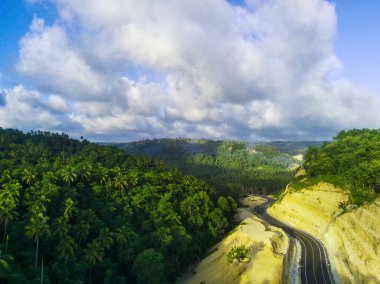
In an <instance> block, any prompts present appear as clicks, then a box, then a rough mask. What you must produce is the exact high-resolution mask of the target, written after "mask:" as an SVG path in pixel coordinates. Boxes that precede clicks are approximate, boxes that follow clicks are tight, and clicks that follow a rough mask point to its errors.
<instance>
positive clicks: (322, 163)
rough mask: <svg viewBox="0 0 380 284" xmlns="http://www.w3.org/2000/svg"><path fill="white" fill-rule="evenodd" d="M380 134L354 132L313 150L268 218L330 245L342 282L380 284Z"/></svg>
mask: <svg viewBox="0 0 380 284" xmlns="http://www.w3.org/2000/svg"><path fill="white" fill-rule="evenodd" d="M379 154H380V131H379V130H366V129H363V130H351V131H347V132H344V131H343V132H341V133H339V134H338V135H337V136H336V137H335V138H334V140H333V141H332V142H328V143H325V144H323V146H322V147H321V148H320V149H319V148H315V147H311V148H310V149H309V150H308V152H307V154H306V157H305V158H306V159H305V160H306V161H305V164H304V166H303V167H304V169H302V170H300V171H298V173H297V174H296V176H295V177H294V179H293V180H292V182H291V183H290V185H289V186H288V187H287V189H286V190H285V192H284V193H283V194H282V195H281V197H280V198H279V200H278V201H277V202H276V203H275V204H274V205H273V206H272V207H271V208H270V210H269V213H270V214H272V215H273V216H274V217H277V218H278V219H280V220H283V221H285V222H287V223H289V224H290V225H293V226H295V227H296V228H299V229H303V230H305V231H307V232H309V233H311V234H313V235H315V236H316V237H318V238H319V239H321V241H322V242H323V243H324V245H325V246H326V248H327V250H328V253H329V257H330V260H331V264H332V269H333V272H334V274H335V278H336V279H337V280H339V281H341V282H342V283H379V282H380V269H379V267H380V250H379V247H378V244H379V241H380V239H379V236H380V225H379V222H378V218H379V216H380V197H379V193H380V192H379V186H380V180H379V177H380V160H379V157H380V155H379Z"/></svg>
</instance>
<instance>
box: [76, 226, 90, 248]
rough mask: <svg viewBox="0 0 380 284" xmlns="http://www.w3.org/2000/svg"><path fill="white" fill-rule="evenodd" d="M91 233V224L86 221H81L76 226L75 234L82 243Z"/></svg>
mask: <svg viewBox="0 0 380 284" xmlns="http://www.w3.org/2000/svg"><path fill="white" fill-rule="evenodd" d="M89 234H90V224H89V223H88V222H86V221H83V220H81V221H79V223H78V224H77V225H76V226H75V236H76V237H77V238H78V239H79V246H80V243H81V242H82V241H83V240H85V239H86V238H87V237H88V235H89Z"/></svg>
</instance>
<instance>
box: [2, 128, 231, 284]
mask: <svg viewBox="0 0 380 284" xmlns="http://www.w3.org/2000/svg"><path fill="white" fill-rule="evenodd" d="M0 173H1V176H0V222H1V228H0V234H1V239H0V251H1V252H0V282H1V283H41V277H43V283H167V282H174V280H175V279H176V277H177V276H178V275H179V274H180V273H181V272H182V271H183V270H184V269H185V268H186V267H187V265H188V264H189V263H191V262H193V261H194V260H195V259H197V258H199V257H201V256H202V255H203V254H204V253H205V251H206V250H207V248H208V247H209V246H210V245H211V244H213V243H214V242H215V241H216V240H217V239H218V238H220V237H221V236H222V235H223V234H224V233H225V231H226V228H227V227H228V224H229V221H230V220H231V218H232V217H233V215H234V213H235V210H236V203H235V202H234V200H233V199H232V198H230V197H223V196H220V195H219V194H218V193H217V192H216V190H215V189H214V188H213V187H212V186H210V185H208V184H206V183H205V182H204V181H201V180H198V179H196V178H194V177H192V176H188V175H183V174H182V173H180V172H179V171H178V170H176V169H175V168H171V169H168V168H166V167H164V166H163V164H162V163H161V162H156V161H154V160H152V159H150V158H134V157H132V156H130V155H128V154H126V153H125V152H124V151H122V150H119V149H116V148H114V147H102V146H99V145H96V144H93V143H89V142H88V141H86V140H84V141H82V142H81V141H77V140H73V139H70V138H69V137H68V136H67V135H65V134H52V133H48V132H30V133H27V134H24V133H22V132H20V131H17V130H11V129H6V130H5V129H1V128H0Z"/></svg>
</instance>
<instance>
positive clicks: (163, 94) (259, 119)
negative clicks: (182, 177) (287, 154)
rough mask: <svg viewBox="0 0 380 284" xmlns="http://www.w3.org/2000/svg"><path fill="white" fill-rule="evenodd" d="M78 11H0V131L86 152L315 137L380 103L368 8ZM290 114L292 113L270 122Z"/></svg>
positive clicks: (253, 2) (378, 28)
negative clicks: (89, 146)
mask: <svg viewBox="0 0 380 284" xmlns="http://www.w3.org/2000/svg"><path fill="white" fill-rule="evenodd" d="M88 1H90V0H85V1H83V3H82V4H83V5H81V4H78V3H79V2H78V3H77V4H75V2H74V4H73V2H72V1H71V2H70V1H67V0H61V1H56V0H52V1H50V0H49V1H48V0H40V1H29V2H28V1H23V0H2V1H1V2H0V74H1V77H0V90H1V89H3V91H2V93H1V94H2V95H1V96H2V98H1V100H2V101H3V102H4V104H5V106H3V107H2V108H0V119H1V118H3V121H1V120H0V126H2V127H16V128H21V129H23V130H29V129H34V128H43V129H45V130H52V131H61V130H64V131H67V132H69V133H70V134H72V135H74V136H75V135H80V134H85V135H87V136H88V137H89V138H90V139H94V140H134V139H140V138H146V137H158V136H160V137H165V136H171V137H172V136H190V137H200V136H202V137H209V138H238V139H247V140H266V139H318V138H326V137H330V136H331V135H333V134H334V133H335V132H336V131H338V130H340V129H346V128H351V127H379V126H380V125H378V124H374V123H372V124H368V125H367V124H366V123H365V122H367V120H368V121H373V120H376V118H377V116H376V114H372V113H371V110H366V113H365V114H363V113H362V111H363V109H365V107H364V106H363V104H365V103H368V104H371V105H374V106H376V104H377V100H378V99H379V98H380V81H379V80H378V75H379V72H378V66H380V56H379V52H378V50H380V1H377V0H366V1H356V0H335V1H330V2H327V1H323V0H310V3H305V2H303V1H302V0H284V1H282V2H281V1H279V0H268V1H261V0H249V1H247V3H245V2H243V1H241V0H231V1H230V2H229V3H230V4H227V2H224V1H214V2H213V1H211V0H210V1H205V2H204V3H202V1H200V2H199V3H197V2H194V4H189V3H186V4H184V5H182V4H176V3H174V2H173V3H171V2H170V4H167V6H168V7H165V6H163V5H161V6H160V4H159V2H157V3H158V4H157V7H156V10H154V11H146V10H147V7H149V5H148V4H147V5H148V6H146V7H145V6H144V5H145V2H146V3H148V1H141V3H139V4H137V5H136V7H132V6H128V5H130V4H128V3H129V1H125V2H124V3H122V2H123V1H118V0H112V1H109V2H107V1H100V0H99V1H98V0H93V2H91V1H90V2H89V3H91V4H89V3H87V6H88V7H90V8H88V9H89V11H85V7H86V5H85V2H88ZM264 2H265V3H264ZM107 3H108V4H107ZM130 3H132V2H130ZM332 4H333V5H332ZM334 5H335V8H334ZM185 6H186V7H185ZM190 6H191V7H190ZM122 9H126V10H128V9H130V10H135V12H134V13H128V12H126V15H125V17H124V15H123V14H120V15H119V14H118V13H117V12H115V11H117V10H122ZM294 9H299V11H296V13H295V15H297V16H296V17H297V18H296V19H295V21H294V22H293V21H292V18H291V17H294V15H293V16H291V15H292V13H294ZM166 10H167V11H170V13H171V14H170V15H168V14H166ZM205 11H206V12H205ZM210 11H214V12H210ZM112 13H114V14H112ZM307 13H311V14H310V16H307V15H308V14H307ZM298 15H299V19H298ZM302 15H305V18H303V16H302ZM272 16H273V17H274V16H276V17H279V19H276V20H274V19H273V18H271V17H272ZM162 17H166V18H165V19H164V20H160V21H159V22H157V21H156V20H154V19H163V18H162ZM144 18H148V20H147V19H144ZM150 19H152V21H150ZM324 19H326V21H325V23H324ZM336 20H337V25H335V21H336ZM117 21H119V22H117ZM252 23H253V24H252ZM284 23H285V24H284ZM277 25H278V26H277ZM173 26H174V27H175V26H178V28H173ZM287 26H289V29H288V30H287V28H286V27H287ZM127 27H128V28H127ZM276 27H277V29H278V30H279V31H274V29H276ZM278 27H279V28H278ZM189 29H190V30H189ZM184 31H185V32H184ZM186 31H189V32H188V33H187V32H186ZM219 32H220V34H218V33H219ZM223 33H225V34H226V36H225V39H223V37H224V35H223ZM116 34H117V35H118V36H117V37H116ZM184 34H186V35H184ZM123 36H124V37H125V38H122V37H123ZM288 37H289V39H292V40H290V41H289V44H287V43H286V39H287V38H288ZM210 38H212V41H209V39H210ZM283 39H285V40H283ZM293 39H294V42H293ZM311 43H312V45H311ZM93 47H94V48H93ZM300 50H301V51H302V52H300ZM214 51H215V52H214ZM235 52H236V53H235ZM223 54H224V55H223ZM226 54H229V55H231V56H227V57H226ZM60 55H61V56H60ZM298 57H299V58H298ZM62 58H64V59H62ZM268 58H270V60H267V59H268ZM60 60H62V62H60ZM298 61H299V62H298ZM51 62H53V63H54V64H56V65H54V64H53V63H52V64H50V63H51ZM66 63H67V64H66ZM60 66H62V68H61V67H60ZM276 66H277V67H276ZM278 66H280V67H279V68H278ZM232 69H233V70H232ZM260 70H262V71H260ZM264 70H266V73H265V72H264ZM231 72H232V73H231ZM272 72H273V73H272ZM74 74H75V76H74ZM250 74H253V75H252V78H251V79H250V76H251V75H250ZM331 74H333V75H331ZM323 78H327V79H323ZM296 80H300V81H302V83H301V84H295V83H294V84H293V83H292V81H296ZM323 80H326V81H323ZM86 84H89V85H86ZM297 85H300V86H297ZM326 93H327V94H326ZM324 95H326V96H327V97H328V98H329V100H330V101H329V103H330V104H337V105H339V107H338V108H335V109H336V110H337V114H336V115H332V114H331V111H330V109H329V108H330V106H328V105H325V104H324V102H323V101H326V100H324V99H323V98H322V96H324ZM312 106H314V107H315V108H317V107H319V109H317V110H315V109H311V108H312ZM293 107H294V108H296V107H297V108H301V109H302V111H301V112H300V111H295V112H291V111H288V110H287V111H283V110H284V109H285V108H286V109H289V108H293ZM333 109H334V108H333ZM20 111H24V112H25V113H23V115H22V116H21V117H20V116H19V117H17V115H16V113H17V112H18V113H19V112H20ZM33 112H37V113H38V116H36V119H35V120H33V119H32V120H30V119H29V120H28V119H26V118H27V117H28V115H31V116H32V117H33ZM295 113H296V114H297V115H296V114H295ZM348 113H349V114H350V116H351V117H350V119H348V121H343V120H342V119H341V117H340V116H338V115H341V116H345V115H347V114H348ZM233 114H235V116H234V115H233ZM238 115H242V116H244V117H242V118H237V117H236V116H238ZM363 116H365V117H363ZM22 117H24V120H23V118H22ZM45 120H46V121H45ZM332 120H334V123H332V122H331V121H332ZM359 120H361V121H362V122H361V123H359V122H358V121H359ZM300 121H302V122H301V123H300ZM94 127H97V128H99V129H98V130H94V129H93V128H94Z"/></svg>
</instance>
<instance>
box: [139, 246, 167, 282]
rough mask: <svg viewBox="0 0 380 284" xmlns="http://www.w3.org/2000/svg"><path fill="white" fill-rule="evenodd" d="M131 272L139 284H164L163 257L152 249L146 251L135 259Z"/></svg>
mask: <svg viewBox="0 0 380 284" xmlns="http://www.w3.org/2000/svg"><path fill="white" fill-rule="evenodd" d="M132 272H133V275H134V276H135V279H136V283H139V284H145V283H152V284H161V283H166V281H165V265H164V256H163V255H162V254H161V253H160V252H158V251H156V250H155V249H153V248H150V249H146V250H144V251H143V252H141V253H140V254H139V255H138V256H137V257H136V259H135V261H134V262H133V267H132Z"/></svg>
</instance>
